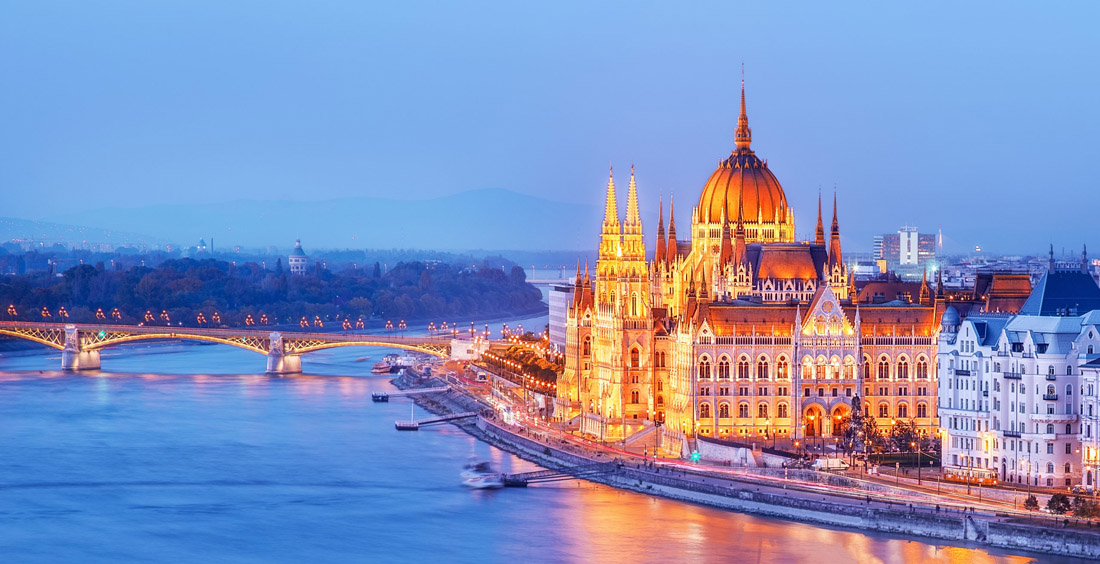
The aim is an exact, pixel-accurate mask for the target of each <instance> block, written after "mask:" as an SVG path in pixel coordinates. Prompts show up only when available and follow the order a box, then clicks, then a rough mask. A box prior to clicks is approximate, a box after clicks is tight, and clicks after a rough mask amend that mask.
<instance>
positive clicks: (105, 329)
mask: <svg viewBox="0 0 1100 564" xmlns="http://www.w3.org/2000/svg"><path fill="white" fill-rule="evenodd" d="M0 335H8V336H11V337H16V338H19V339H26V340H29V341H34V342H36V343H41V344H43V345H46V346H47V347H52V348H55V349H58V350H60V351H61V368H62V369H63V370H98V369H99V367H100V360H99V352H100V351H101V350H102V349H104V348H106V347H112V346H115V345H121V344H124V343H132V342H136V341H158V340H183V341H205V342H209V343H221V344H225V345H231V346H234V347H238V348H242V349H245V350H249V351H252V352H254V353H258V354H262V355H265V356H267V372H268V373H269V374H296V373H299V372H301V371H302V355H303V354H306V353H310V352H314V351H319V350H323V349H331V348H334V347H353V346H361V347H387V348H396V349H405V350H410V351H416V352H421V353H427V354H430V355H434V356H438V357H442V358H449V357H456V358H470V357H472V356H477V355H479V354H480V353H481V352H484V350H485V349H487V348H488V343H487V342H484V341H480V342H476V343H475V342H471V341H469V340H460V339H453V338H451V337H449V336H447V337H442V336H438V337H437V336H419V335H410V336H397V335H368V334H359V333H323V332H310V331H301V332H299V331H265V330H262V329H222V328H205V327H171V326H167V327H157V326H153V325H106V324H103V325H101V324H64V323H34V322H19V321H0Z"/></svg>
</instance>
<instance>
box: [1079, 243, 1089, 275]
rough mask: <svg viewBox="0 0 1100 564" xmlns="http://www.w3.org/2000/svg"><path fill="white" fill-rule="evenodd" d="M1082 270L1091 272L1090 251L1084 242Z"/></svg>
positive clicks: (1082, 247) (1082, 245)
mask: <svg viewBox="0 0 1100 564" xmlns="http://www.w3.org/2000/svg"><path fill="white" fill-rule="evenodd" d="M1081 272H1083V273H1085V274H1088V273H1089V251H1088V247H1087V246H1086V245H1085V244H1084V243H1082V244H1081Z"/></svg>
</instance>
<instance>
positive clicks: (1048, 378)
mask: <svg viewBox="0 0 1100 564" xmlns="http://www.w3.org/2000/svg"><path fill="white" fill-rule="evenodd" d="M1057 379H1058V376H1057V375H1056V374H1047V381H1050V382H1053V381H1055V380H1057Z"/></svg>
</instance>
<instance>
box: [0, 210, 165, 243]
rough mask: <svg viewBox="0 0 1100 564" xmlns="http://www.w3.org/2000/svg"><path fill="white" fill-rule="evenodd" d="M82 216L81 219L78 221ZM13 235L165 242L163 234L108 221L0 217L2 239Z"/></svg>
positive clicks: (61, 240) (42, 239) (80, 240)
mask: <svg viewBox="0 0 1100 564" xmlns="http://www.w3.org/2000/svg"><path fill="white" fill-rule="evenodd" d="M73 219H74V221H73V223H79V222H82V221H83V220H90V219H94V218H92V217H89V216H83V215H82V216H79V217H77V216H74V218H73ZM76 220H80V221H76ZM12 239H23V240H30V241H35V242H40V243H46V244H50V243H64V244H66V245H68V244H76V245H79V244H80V243H86V244H88V245H95V244H101V243H106V244H110V245H121V244H127V243H128V244H134V245H153V244H157V243H164V242H166V240H165V239H164V238H162V237H153V236H149V235H143V234H141V233H134V232H128V231H124V230H120V229H119V228H118V226H117V225H105V226H102V227H90V226H87V225H70V224H67V223H66V222H58V223H52V222H48V221H34V220H29V219H17V218H12V217H0V241H10V240H12Z"/></svg>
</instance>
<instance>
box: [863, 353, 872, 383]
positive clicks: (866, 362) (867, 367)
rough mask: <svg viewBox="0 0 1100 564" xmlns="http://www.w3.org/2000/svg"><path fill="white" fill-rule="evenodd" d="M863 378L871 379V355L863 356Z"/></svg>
mask: <svg viewBox="0 0 1100 564" xmlns="http://www.w3.org/2000/svg"><path fill="white" fill-rule="evenodd" d="M863 378H864V379H865V380H870V379H871V357H868V356H865V357H863Z"/></svg>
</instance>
